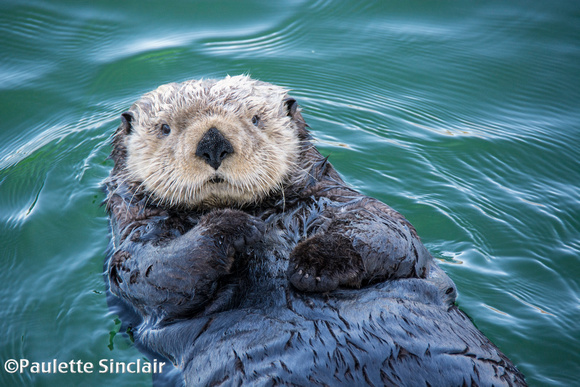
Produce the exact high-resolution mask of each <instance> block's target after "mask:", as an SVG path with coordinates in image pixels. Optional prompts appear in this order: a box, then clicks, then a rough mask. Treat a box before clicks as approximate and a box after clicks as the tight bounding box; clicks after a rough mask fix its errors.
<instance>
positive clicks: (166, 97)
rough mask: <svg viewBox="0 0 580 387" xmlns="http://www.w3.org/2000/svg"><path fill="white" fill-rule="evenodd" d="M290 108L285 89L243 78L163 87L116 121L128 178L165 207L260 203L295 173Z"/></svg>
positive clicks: (296, 145)
mask: <svg viewBox="0 0 580 387" xmlns="http://www.w3.org/2000/svg"><path fill="white" fill-rule="evenodd" d="M289 109H290V110H292V111H293V110H295V109H296V106H295V101H294V100H292V99H289V98H288V96H287V94H286V90H285V89H283V88H281V87H278V86H274V85H270V84H268V83H264V82H259V81H255V80H252V79H250V78H249V77H245V76H237V77H228V78H225V79H223V80H220V81H214V80H205V81H203V80H202V81H188V82H184V83H180V84H175V83H174V84H168V85H163V86H161V87H159V88H158V89H156V90H154V91H152V92H150V93H148V94H146V95H144V96H143V97H142V98H141V99H140V100H139V101H137V102H136V103H135V104H134V105H133V106H132V107H131V109H130V110H129V111H128V112H126V113H123V115H122V120H123V124H122V125H121V127H122V129H123V130H124V132H123V134H122V135H124V137H125V138H124V145H125V148H126V150H127V156H126V169H127V178H128V179H129V180H131V181H134V182H137V183H138V184H140V185H141V188H142V189H144V190H145V191H146V192H147V193H149V194H152V196H153V197H154V198H155V199H157V200H158V201H159V202H160V203H161V204H163V205H169V206H177V207H185V208H192V209H193V208H197V207H220V206H242V205H245V204H250V203H255V202H259V201H260V200H261V199H263V198H264V197H266V196H268V195H270V194H272V193H273V192H276V191H279V190H281V189H282V187H283V185H284V184H285V183H286V182H287V180H288V179H289V178H290V176H291V175H292V174H293V173H294V172H295V171H296V169H297V161H298V154H299V151H300V141H299V137H298V128H297V126H296V123H295V122H294V121H293V120H292V117H291V116H290V114H289Z"/></svg>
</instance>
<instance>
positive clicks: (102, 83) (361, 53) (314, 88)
mask: <svg viewBox="0 0 580 387" xmlns="http://www.w3.org/2000/svg"><path fill="white" fill-rule="evenodd" d="M240 73H249V74H251V75H252V76H253V77H255V78H258V79H261V80H264V81H268V82H272V83H276V84H280V85H284V86H287V87H289V88H291V89H292V90H293V95H294V96H295V97H296V98H297V99H298V101H299V102H300V103H301V105H302V106H303V108H304V116H305V118H306V120H307V121H308V122H309V124H310V126H311V127H312V130H313V134H314V136H315V137H316V138H317V140H318V146H319V148H320V149H321V150H322V152H323V153H324V154H329V155H330V160H331V162H332V163H333V164H334V165H335V167H336V168H337V169H338V170H339V171H340V172H341V174H342V175H343V176H344V178H345V179H346V180H347V181H348V182H349V183H350V184H352V185H353V186H354V187H356V188H357V189H359V190H361V191H363V192H365V193H367V194H369V195H372V196H375V197H377V198H379V199H381V200H382V201H384V202H386V203H388V204H389V205H391V206H392V207H394V208H396V209H397V210H399V211H400V212H402V213H403V214H404V215H405V216H406V217H407V218H408V219H409V220H410V221H411V222H412V223H413V224H414V225H415V226H416V228H417V230H418V232H419V234H420V235H421V237H422V239H423V242H424V243H425V245H426V246H427V247H428V249H429V250H430V251H431V252H432V254H433V255H434V256H435V257H436V258H437V259H438V260H439V261H440V263H441V266H442V268H443V269H444V270H445V271H446V272H447V273H448V274H449V275H450V276H451V277H452V278H453V280H454V281H455V282H456V284H457V286H458V288H459V298H458V304H459V306H460V307H461V308H462V309H463V310H464V311H466V312H467V313H468V314H469V315H470V316H471V317H472V319H473V320H474V322H475V324H476V325H477V326H478V327H479V328H480V329H481V330H482V331H483V332H484V333H485V334H486V335H487V336H488V337H489V338H490V339H491V340H492V341H493V342H494V343H496V344H497V345H498V346H499V347H500V348H501V350H502V351H503V352H505V353H506V354H507V355H508V357H510V358H511V359H512V360H513V361H514V363H516V364H517V365H518V367H519V368H520V369H521V370H522V371H523V372H524V374H525V375H526V376H527V380H528V382H529V383H530V385H533V386H545V385H549V386H570V385H575V384H576V385H577V383H578V380H579V379H580V328H579V326H580V324H579V323H578V321H580V283H579V277H580V259H579V257H580V188H579V187H580V162H579V160H580V75H579V74H580V3H578V2H577V1H557V2H556V1H553V2H548V1H488V2H466V1H459V0H457V1H410V2H409V1H407V2H398V1H396V2H390V1H358V0H357V1H354V0H351V1H334V2H331V1H284V2H273V1H265V0H264V1H246V2H243V3H242V2H240V1H229V2H220V1H197V2H186V1H174V2H159V3H154V2H148V1H123V2H119V1H98V2H78V1H16V0H13V1H7V0H3V1H2V2H0V118H1V120H0V265H1V266H0V283H1V284H2V285H1V287H0V289H1V290H0V291H1V294H2V295H1V298H0V300H1V301H0V302H1V308H0V327H1V328H2V330H1V333H2V335H1V337H0V360H1V362H2V364H1V365H0V366H1V369H0V385H6V386H16V385H35V386H41V385H44V386H52V385H80V384H81V383H82V385H85V386H101V385H107V384H108V383H117V384H118V385H123V386H131V385H135V386H139V385H147V384H150V378H149V376H148V375H144V374H128V373H118V374H117V373H103V374H100V373H98V369H97V367H96V366H97V364H98V362H99V360H101V359H114V360H116V361H123V362H131V361H136V360H137V359H141V358H142V357H143V355H141V354H140V353H139V352H138V351H137V350H136V349H135V348H134V347H133V346H132V344H131V341H130V340H129V339H128V338H127V337H126V336H124V335H121V334H115V333H116V332H117V331H118V329H119V325H118V321H117V320H116V316H115V315H113V314H111V313H109V311H108V309H107V305H106V300H105V294H104V283H103V278H102V265H103V259H104V253H105V248H106V245H107V240H108V230H107V218H106V214H105V213H104V210H103V208H102V207H101V206H100V203H101V201H102V199H103V195H102V194H101V192H100V189H99V186H100V184H101V182H102V181H103V179H104V178H105V177H106V176H107V174H108V173H109V169H110V168H111V163H110V162H108V161H106V160H105V159H106V157H107V155H108V152H109V150H110V149H109V146H108V140H109V136H110V134H111V132H112V131H113V130H114V129H115V128H116V126H117V125H118V117H119V114H120V113H121V112H122V111H124V110H125V109H127V108H128V107H129V106H130V104H131V103H132V102H133V101H134V100H135V99H136V98H137V97H138V96H139V95H141V94H142V93H144V92H146V91H149V90H151V89H153V88H155V87H157V86H158V85H159V84H162V83H166V82H170V81H182V80H185V79H190V78H199V77H223V76H225V75H226V74H232V75H234V74H240ZM8 359H17V360H19V359H28V360H29V361H30V362H51V361H52V360H53V359H57V360H58V361H62V362H70V361H72V360H74V361H76V360H81V361H83V362H92V363H94V364H95V369H94V371H93V373H92V374H88V373H83V374H80V373H75V374H72V373H67V374H49V375H46V374H33V373H31V372H29V371H26V372H24V373H15V374H9V373H8V372H6V370H5V369H4V365H5V362H6V361H7V360H8Z"/></svg>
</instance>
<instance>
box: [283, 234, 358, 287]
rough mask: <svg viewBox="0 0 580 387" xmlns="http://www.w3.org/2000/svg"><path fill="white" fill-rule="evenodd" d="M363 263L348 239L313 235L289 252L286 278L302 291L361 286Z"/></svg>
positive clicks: (333, 235) (337, 235) (335, 235)
mask: <svg viewBox="0 0 580 387" xmlns="http://www.w3.org/2000/svg"><path fill="white" fill-rule="evenodd" d="M363 272H364V265H363V262H362V258H361V256H360V254H358V253H357V252H356V251H355V250H354V248H353V247H352V242H351V241H350V239H348V238H346V237H344V236H342V235H339V234H327V235H322V234H319V235H314V236H313V237H310V238H308V239H306V240H305V241H302V242H300V243H299V244H298V245H296V247H295V248H294V250H293V251H292V253H290V263H289V267H288V278H289V280H290V282H291V283H292V285H294V286H295V287H296V288H297V289H298V290H301V291H304V292H328V291H331V290H334V289H336V288H337V287H339V286H341V285H345V286H350V287H360V284H361V280H362V276H363Z"/></svg>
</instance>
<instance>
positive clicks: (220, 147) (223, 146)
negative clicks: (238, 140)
mask: <svg viewBox="0 0 580 387" xmlns="http://www.w3.org/2000/svg"><path fill="white" fill-rule="evenodd" d="M232 153H234V148H233V147H232V144H230V142H229V141H228V140H226V138H225V137H224V136H223V135H222V134H221V133H220V131H219V130H217V129H216V128H210V129H209V130H208V131H207V132H205V134H204V135H203V137H202V138H201V140H200V141H199V143H198V144H197V149H196V151H195V155H196V156H199V157H201V158H202V159H203V160H204V161H205V162H206V163H208V164H209V165H210V166H211V167H212V168H213V169H216V170H217V169H218V168H219V167H220V165H221V164H222V161H223V159H225V158H226V157H227V156H228V155H229V154H232Z"/></svg>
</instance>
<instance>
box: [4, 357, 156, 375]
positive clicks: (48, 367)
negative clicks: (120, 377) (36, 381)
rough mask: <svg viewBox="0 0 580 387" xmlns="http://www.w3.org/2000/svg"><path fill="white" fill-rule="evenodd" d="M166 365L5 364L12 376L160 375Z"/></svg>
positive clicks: (23, 361)
mask: <svg viewBox="0 0 580 387" xmlns="http://www.w3.org/2000/svg"><path fill="white" fill-rule="evenodd" d="M164 365H165V362H159V361H157V359H154V360H153V361H152V362H149V361H146V360H141V359H137V360H136V361H131V362H123V361H116V360H113V359H101V360H99V362H98V363H96V364H94V363H92V362H88V361H82V360H71V361H68V362H64V361H58V360H56V359H53V360H52V361H43V362H34V361H32V362H31V361H29V360H27V359H19V360H16V359H9V360H6V361H5V362H4V370H5V371H6V372H8V373H11V374H14V373H17V372H19V373H24V372H29V373H31V374H69V373H70V374H92V373H94V372H98V373H100V374H158V373H161V372H163V366H164Z"/></svg>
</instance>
